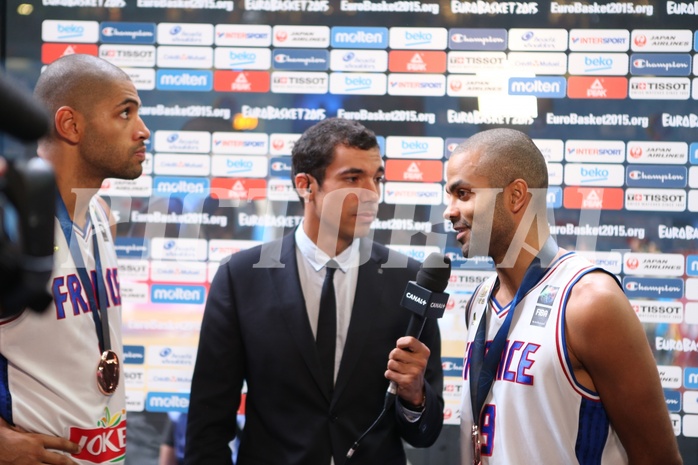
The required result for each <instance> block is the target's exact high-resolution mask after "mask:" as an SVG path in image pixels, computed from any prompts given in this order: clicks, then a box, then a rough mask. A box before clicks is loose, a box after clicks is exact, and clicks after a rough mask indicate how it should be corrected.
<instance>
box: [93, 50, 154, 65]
mask: <svg viewBox="0 0 698 465" xmlns="http://www.w3.org/2000/svg"><path fill="white" fill-rule="evenodd" d="M99 57H100V58H102V59H104V60H107V61H108V62H109V63H111V64H113V65H115V66H119V67H129V66H135V67H153V66H155V58H156V56H155V47H154V46H152V45H111V44H104V45H100V46H99Z"/></svg>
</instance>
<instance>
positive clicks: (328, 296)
mask: <svg viewBox="0 0 698 465" xmlns="http://www.w3.org/2000/svg"><path fill="white" fill-rule="evenodd" d="M336 270H337V263H336V262H335V261H334V260H330V261H329V262H327V265H326V266H325V282H324V283H322V294H321V295H320V313H319V315H318V320H317V336H316V338H315V345H317V350H318V353H319V354H320V364H321V365H322V371H323V374H324V377H325V382H326V385H327V386H328V387H329V389H330V392H331V391H332V389H333V388H334V354H335V348H336V346H337V302H336V300H335V295H334V283H333V278H334V272H335V271H336Z"/></svg>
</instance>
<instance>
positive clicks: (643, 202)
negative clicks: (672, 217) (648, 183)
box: [625, 188, 686, 212]
mask: <svg viewBox="0 0 698 465" xmlns="http://www.w3.org/2000/svg"><path fill="white" fill-rule="evenodd" d="M625 208H626V210H638V211H673V212H682V211H684V210H686V191H685V190H681V189H648V188H642V189H637V188H628V189H627V190H626V191H625Z"/></svg>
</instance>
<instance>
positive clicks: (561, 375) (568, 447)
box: [461, 253, 628, 465]
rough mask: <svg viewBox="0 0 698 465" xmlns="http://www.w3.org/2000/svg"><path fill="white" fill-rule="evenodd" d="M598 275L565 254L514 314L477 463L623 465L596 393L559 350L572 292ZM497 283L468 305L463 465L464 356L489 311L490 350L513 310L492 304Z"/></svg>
mask: <svg viewBox="0 0 698 465" xmlns="http://www.w3.org/2000/svg"><path fill="white" fill-rule="evenodd" d="M594 270H599V268H597V267H595V266H594V265H593V264H591V263H590V262H589V261H588V260H586V259H585V258H583V257H581V256H580V255H577V254H574V253H568V254H566V255H564V256H562V257H560V258H559V259H558V260H557V261H555V262H554V263H553V264H552V265H551V267H550V269H549V270H548V271H547V273H546V274H545V275H544V276H543V278H542V279H541V280H540V281H539V282H538V284H537V285H536V286H535V287H534V288H533V289H531V290H530V291H529V292H528V293H527V294H526V296H525V297H524V298H523V299H522V300H521V302H520V303H519V304H518V305H517V307H516V313H514V315H513V320H512V322H511V330H510V332H509V337H508V338H507V341H506V344H505V346H504V351H503V353H502V357H501V361H500V363H499V366H498V368H497V371H496V375H495V380H494V383H493V384H492V389H491V390H490V392H489V394H488V396H487V398H486V399H485V403H484V407H483V410H482V412H483V413H482V416H481V417H480V431H481V436H480V440H481V442H482V444H483V446H482V449H481V451H482V463H483V464H497V465H532V464H536V465H538V464H546V465H548V464H565V465H570V464H577V463H579V464H581V465H587V464H595V465H606V464H608V465H610V464H613V465H618V464H627V463H628V459H627V455H626V453H625V450H624V449H623V447H622V445H621V444H620V441H619V439H618V437H617V435H616V433H615V431H614V430H613V429H612V428H611V425H610V423H609V420H608V417H607V415H606V411H605V409H604V407H603V404H602V403H601V401H600V399H599V395H598V394H597V393H596V392H592V391H589V390H588V389H586V388H584V387H582V386H581V385H580V384H579V383H578V382H577V381H576V380H575V377H574V375H573V372H572V369H571V366H570V363H569V357H568V353H567V348H566V345H565V337H566V334H565V326H564V321H565V306H566V303H567V299H568V298H569V295H570V292H571V290H572V286H574V285H575V283H576V282H577V281H578V280H579V279H580V278H581V277H582V276H583V275H585V274H586V273H589V272H590V271H594ZM496 278H497V276H496V275H493V276H492V277H491V278H489V279H488V280H487V281H485V282H484V283H483V284H482V285H481V286H480V287H479V289H477V290H476V292H475V293H474V294H473V296H472V298H471V301H470V303H469V307H470V309H469V312H468V313H467V317H466V318H468V344H467V346H466V355H465V360H464V367H465V369H464V372H463V378H464V382H463V392H464V395H463V405H462V408H461V465H472V463H473V449H472V445H471V444H472V443H471V427H472V424H473V415H472V407H471V398H470V377H469V369H470V363H471V360H470V354H471V347H472V342H473V340H474V339H475V333H476V332H477V327H478V324H479V323H480V320H481V318H482V314H483V312H485V311H487V315H486V323H487V331H486V340H487V343H491V342H492V340H493V339H494V337H495V335H496V333H497V330H498V329H499V328H500V327H501V325H502V323H503V322H504V319H505V318H506V316H507V314H508V312H510V311H511V309H510V308H509V307H508V306H507V307H504V308H502V307H500V306H499V305H498V304H497V303H496V302H495V301H494V300H493V299H492V298H491V293H492V289H493V287H494V286H495V283H496Z"/></svg>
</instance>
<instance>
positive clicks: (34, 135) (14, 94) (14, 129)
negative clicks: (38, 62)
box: [0, 74, 51, 142]
mask: <svg viewBox="0 0 698 465" xmlns="http://www.w3.org/2000/svg"><path fill="white" fill-rule="evenodd" d="M50 121H51V119H50V117H49V114H48V111H47V110H46V108H44V106H43V105H41V104H40V103H39V102H38V101H37V100H36V99H34V97H33V96H32V95H31V94H30V93H29V92H27V91H26V90H25V89H23V88H22V87H20V86H19V85H18V84H15V83H14V82H12V81H10V80H9V79H8V78H7V77H6V76H3V75H2V74H0V133H6V134H9V135H10V136H13V137H16V138H17V139H21V140H23V141H27V142H31V141H35V140H38V139H40V138H41V137H43V136H44V135H46V134H47V133H48V131H49V125H50Z"/></svg>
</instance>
